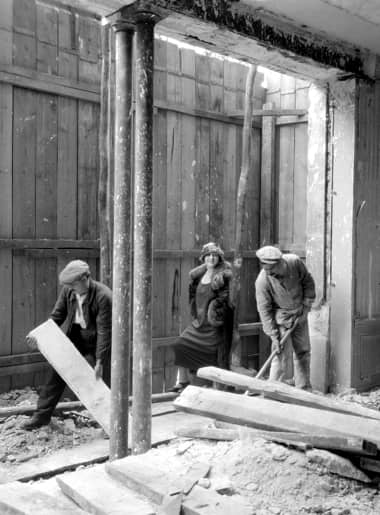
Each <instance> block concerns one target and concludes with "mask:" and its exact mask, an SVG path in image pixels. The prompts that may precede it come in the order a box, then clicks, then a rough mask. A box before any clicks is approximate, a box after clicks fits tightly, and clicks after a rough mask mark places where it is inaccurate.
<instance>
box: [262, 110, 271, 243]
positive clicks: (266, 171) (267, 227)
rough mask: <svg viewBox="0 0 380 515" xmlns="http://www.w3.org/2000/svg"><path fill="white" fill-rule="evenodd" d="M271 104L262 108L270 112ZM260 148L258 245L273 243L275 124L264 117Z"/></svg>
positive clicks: (269, 118)
mask: <svg viewBox="0 0 380 515" xmlns="http://www.w3.org/2000/svg"><path fill="white" fill-rule="evenodd" d="M272 106H273V104H271V103H268V104H265V105H264V106H263V107H264V109H267V110H270V109H271V108H272ZM261 141H262V148H261V193H260V196H261V200H260V206H261V210H260V245H269V244H271V243H273V242H274V220H273V217H274V207H275V205H274V193H275V122H274V119H273V117H266V118H265V119H264V120H263V127H262V135H261Z"/></svg>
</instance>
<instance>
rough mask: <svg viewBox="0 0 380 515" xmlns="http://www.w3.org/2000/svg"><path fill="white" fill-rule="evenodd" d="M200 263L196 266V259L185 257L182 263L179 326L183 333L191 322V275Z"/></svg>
mask: <svg viewBox="0 0 380 515" xmlns="http://www.w3.org/2000/svg"><path fill="white" fill-rule="evenodd" d="M198 263H199V262H198V261H197V263H196V264H194V258H189V257H185V258H183V259H182V262H181V285H180V286H181V291H180V294H181V304H180V320H179V326H180V330H179V332H180V333H181V332H182V331H183V330H184V329H185V327H187V326H188V325H189V324H190V322H191V316H190V307H189V273H190V270H191V269H192V268H194V266H197V264H198Z"/></svg>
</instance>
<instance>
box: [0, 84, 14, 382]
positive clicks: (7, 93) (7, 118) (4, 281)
mask: <svg viewBox="0 0 380 515" xmlns="http://www.w3.org/2000/svg"><path fill="white" fill-rule="evenodd" d="M12 111H13V88H12V86H9V85H7V84H0V237H1V238H10V237H12V132H13V131H12V127H13V119H12ZM0 284H1V292H2V294H1V295H0V354H1V355H6V354H10V353H11V344H12V343H11V342H12V331H11V329H12V250H10V249H0ZM8 382H9V380H6V382H5V383H4V385H3V386H6V384H8ZM0 384H1V383H0Z"/></svg>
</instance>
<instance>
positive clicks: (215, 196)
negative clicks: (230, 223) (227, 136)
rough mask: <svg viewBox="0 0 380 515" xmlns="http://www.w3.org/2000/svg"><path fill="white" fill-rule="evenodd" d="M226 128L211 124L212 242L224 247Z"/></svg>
mask: <svg viewBox="0 0 380 515" xmlns="http://www.w3.org/2000/svg"><path fill="white" fill-rule="evenodd" d="M223 135H224V126H223V124H222V123H219V122H211V123H210V235H209V238H210V240H212V241H216V242H218V243H219V244H220V245H222V246H224V241H223V227H224V220H223V202H224V198H223V195H224V183H223V182H224V146H223V144H224V138H223Z"/></svg>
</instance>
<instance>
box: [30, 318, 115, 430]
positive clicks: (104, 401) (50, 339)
mask: <svg viewBox="0 0 380 515" xmlns="http://www.w3.org/2000/svg"><path fill="white" fill-rule="evenodd" d="M30 335H31V336H34V337H35V338H36V340H37V345H38V349H39V351H40V352H41V354H43V355H44V356H45V358H46V359H47V360H48V361H49V363H50V364H51V365H52V367H54V369H55V370H56V371H57V372H58V374H59V375H60V376H61V377H62V378H63V379H64V381H65V382H66V383H67V384H68V386H69V387H70V388H71V389H72V391H73V392H74V393H75V395H76V396H77V397H78V398H79V399H80V400H81V401H82V402H83V404H84V405H85V406H86V408H87V409H88V411H89V412H90V413H91V415H92V416H93V417H94V418H95V420H96V421H97V422H98V423H99V424H100V425H101V426H102V428H103V429H104V430H105V431H106V433H107V434H109V433H110V389H109V388H108V387H107V386H106V385H105V384H104V382H103V381H102V380H101V379H99V380H96V379H95V374H94V369H93V368H92V367H91V366H90V365H89V364H88V363H87V361H86V360H85V359H84V357H83V356H82V355H81V354H80V353H79V352H78V350H77V349H76V348H75V347H74V345H73V344H72V343H71V341H70V340H69V338H67V336H66V335H65V334H64V333H63V332H62V331H61V329H60V328H59V327H58V326H57V324H56V323H55V322H53V320H47V321H46V322H44V323H43V324H41V325H39V326H38V327H36V328H35V329H33V331H31V332H30Z"/></svg>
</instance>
